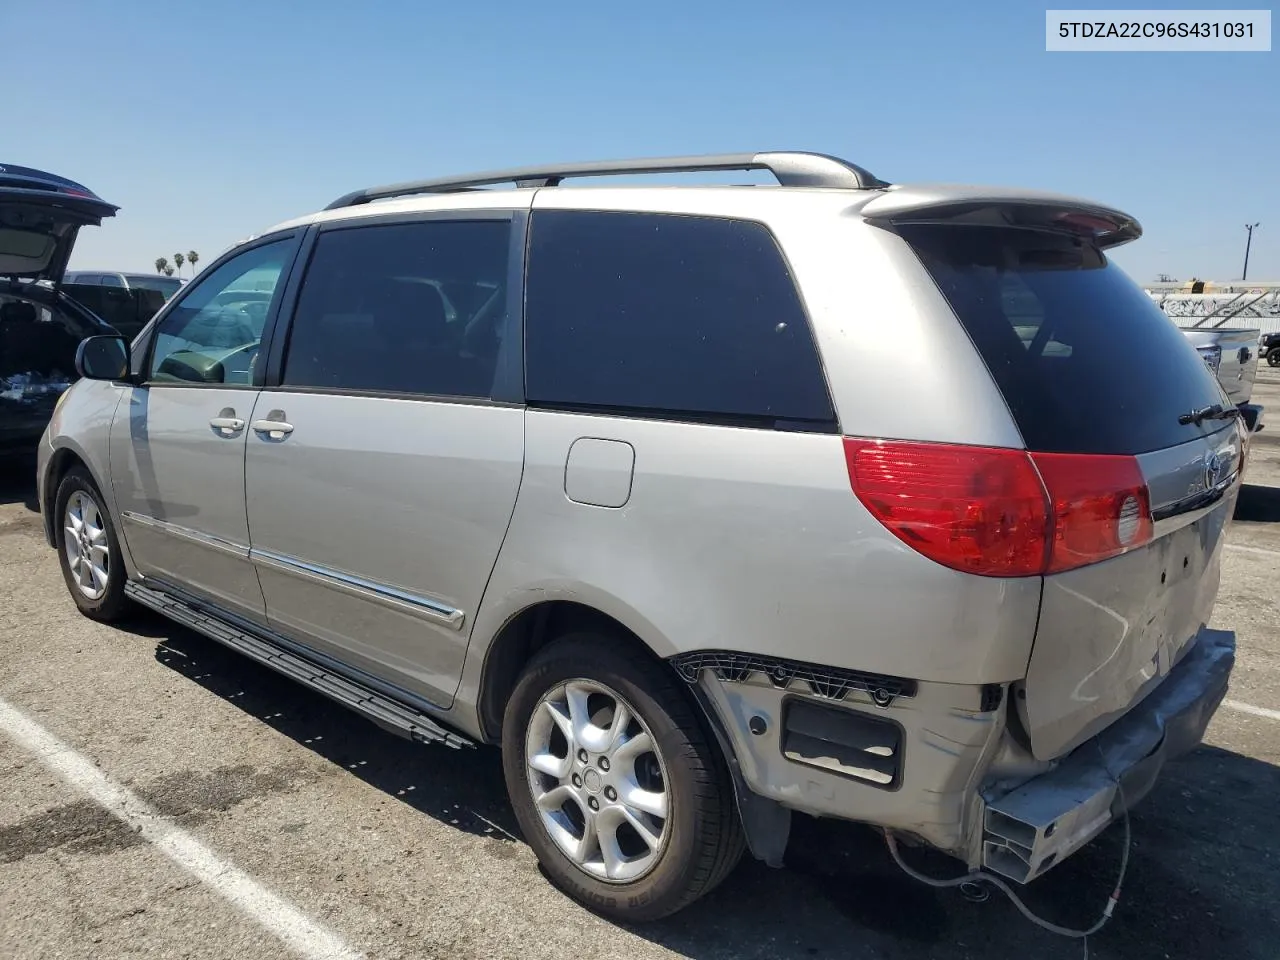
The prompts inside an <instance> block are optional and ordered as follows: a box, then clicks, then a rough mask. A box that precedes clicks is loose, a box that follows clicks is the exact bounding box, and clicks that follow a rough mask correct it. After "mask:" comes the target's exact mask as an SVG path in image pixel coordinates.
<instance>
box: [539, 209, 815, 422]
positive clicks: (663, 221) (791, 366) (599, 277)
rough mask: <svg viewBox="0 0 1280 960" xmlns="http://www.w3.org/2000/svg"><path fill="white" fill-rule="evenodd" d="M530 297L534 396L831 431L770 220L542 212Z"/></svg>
mask: <svg viewBox="0 0 1280 960" xmlns="http://www.w3.org/2000/svg"><path fill="white" fill-rule="evenodd" d="M525 303H526V305H525V325H526V332H525V343H526V358H525V363H526V372H525V379H526V392H527V395H528V399H529V402H530V403H531V404H535V405H543V406H556V407H565V408H570V409H585V410H601V411H607V412H619V413H635V414H638V415H648V416H675V417H679V418H685V419H695V420H698V419H708V420H713V421H716V422H730V423H742V424H744V425H752V426H772V427H782V428H792V429H796V428H801V429H803V428H809V429H826V428H830V427H832V426H833V425H834V419H835V418H834V415H833V413H832V409H831V402H830V399H829V397H828V395H827V388H826V382H825V379H824V377H823V375H822V369H821V365H820V364H819V361H818V354H817V350H816V349H815V347H814V343H813V338H812V336H811V335H810V332H809V325H808V322H807V320H806V318H805V313H804V310H803V308H802V306H801V303H800V298H799V295H798V294H797V292H796V288H795V284H794V283H793V281H792V278H791V274H790V271H789V270H788V269H787V265H786V262H785V261H784V260H783V258H782V254H781V252H780V251H779V249H778V246H777V244H776V243H775V242H774V239H773V236H772V235H771V234H770V233H769V231H768V230H766V229H765V228H764V227H763V226H761V225H760V224H757V223H749V222H746V221H740V220H726V219H712V218H705V217H686V216H672V215H666V214H647V213H604V212H578V211H546V212H541V213H535V214H534V215H533V219H532V226H531V238H530V249H529V267H528V281H527V289H526V302H525Z"/></svg>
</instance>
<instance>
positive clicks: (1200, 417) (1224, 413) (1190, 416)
mask: <svg viewBox="0 0 1280 960" xmlns="http://www.w3.org/2000/svg"><path fill="white" fill-rule="evenodd" d="M1240 415H1241V414H1240V411H1239V410H1238V409H1237V408H1235V407H1223V406H1222V404H1220V403H1215V404H1213V405H1212V406H1208V407H1201V408H1200V409H1199V410H1192V411H1191V412H1190V413H1184V414H1183V415H1182V416H1180V417H1178V423H1180V424H1182V425H1183V426H1186V425H1187V424H1188V423H1194V424H1195V425H1196V426H1197V427H1198V426H1200V424H1202V423H1204V422H1205V421H1206V420H1230V419H1232V418H1233V417H1238V416H1240Z"/></svg>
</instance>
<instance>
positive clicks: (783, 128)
mask: <svg viewBox="0 0 1280 960" xmlns="http://www.w3.org/2000/svg"><path fill="white" fill-rule="evenodd" d="M1166 2H1167V0H1166ZM1056 6H1067V5H1065V4H1057V5H1056ZM0 7H3V9H0V36H6V37H8V38H9V42H7V43H6V44H5V48H6V49H5V71H4V72H5V78H6V79H5V92H6V96H5V98H4V100H5V103H6V105H7V106H8V107H9V110H7V111H6V114H7V119H6V121H5V129H6V130H7V134H0V162H11V163H18V164H23V165H27V166H34V167H39V168H42V169H47V170H52V171H55V172H57V173H60V174H63V175H65V176H68V177H71V178H72V179H75V180H79V181H81V182H82V183H85V184H87V185H88V186H89V187H90V188H92V189H93V190H95V191H97V192H98V193H99V194H101V195H102V196H103V197H104V198H106V199H108V200H110V201H111V202H113V203H117V204H119V205H120V206H121V208H122V210H121V212H120V214H119V215H118V216H117V217H116V218H115V219H114V220H112V221H108V222H107V224H106V225H105V226H103V227H102V228H99V229H87V230H85V231H83V232H82V239H81V242H80V245H79V246H78V248H77V252H76V255H75V257H74V259H73V266H77V267H80V268H91V267H99V268H107V269H109V268H119V269H139V268H150V267H151V264H152V262H153V261H154V260H155V258H156V257H157V256H160V255H167V256H171V255H172V254H173V252H174V251H178V250H181V251H184V252H185V251H186V250H188V249H191V248H193V247H194V248H195V249H196V250H198V251H200V253H201V254H202V255H203V257H204V258H205V262H206V263H207V262H208V261H209V260H211V259H212V258H213V256H214V255H216V254H217V253H218V252H220V251H221V250H223V249H225V248H226V247H227V246H228V245H229V244H230V243H232V242H234V241H235V240H237V239H239V238H240V237H242V236H245V235H247V234H250V233H255V232H258V231H259V230H261V229H262V228H263V227H265V226H268V225H270V224H272V223H275V222H277V221H280V220H283V219H287V218H289V217H292V216H295V215H298V214H302V213H306V212H308V211H311V210H314V209H317V208H318V207H321V206H323V205H324V204H325V203H327V202H328V201H330V200H331V199H333V198H334V197H336V196H338V195H340V194H342V193H345V192H347V191H348V190H350V189H353V188H356V187H361V186H368V185H371V184H375V183H383V182H389V181H397V180H403V179H412V178H416V177H426V176H433V175H443V174H448V173H456V172H460V171H468V170H474V169H488V168H492V167H503V166H513V165H521V164H526V163H537V162H542V161H551V160H578V159H587V158H613V157H620V156H636V155H658V154H672V153H702V152H721V151H741V150H755V149H804V150H816V151H821V152H826V153H833V154H837V155H840V156H845V157H848V158H849V159H851V160H856V161H858V162H859V163H861V164H863V165H864V166H867V167H869V168H870V169H871V170H873V171H874V172H875V173H876V174H877V175H879V176H881V177H883V178H885V179H888V180H893V181H897V182H906V181H911V180H932V181H937V180H944V181H956V182H970V183H1000V184H1010V185H1020V186H1028V187H1038V188H1045V189H1052V190H1058V191H1063V192H1068V193H1076V194H1082V195H1085V196H1089V197H1093V198H1095V199H1098V200H1101V201H1104V202H1109V203H1112V204H1115V205H1117V206H1119V207H1121V208H1123V209H1125V210H1127V211H1129V212H1130V213H1133V214H1134V215H1136V216H1137V217H1138V218H1139V219H1140V220H1141V221H1142V223H1143V225H1144V228H1145V230H1146V236H1145V237H1144V238H1143V239H1142V240H1140V241H1139V242H1138V243H1137V244H1134V245H1132V246H1131V247H1129V248H1127V249H1124V250H1122V251H1119V252H1118V253H1117V255H1116V259H1117V260H1119V262H1120V263H1121V264H1122V265H1123V266H1125V268H1126V269H1128V270H1129V271H1130V272H1131V273H1133V274H1134V276H1135V278H1137V279H1139V280H1144V281H1145V280H1151V279H1154V278H1155V276H1156V274H1158V273H1160V272H1167V273H1171V274H1173V275H1175V276H1177V277H1179V278H1183V279H1185V278H1187V277H1189V276H1191V275H1192V274H1197V275H1199V276H1202V277H1209V278H1217V279H1223V278H1231V277H1238V276H1239V273H1240V267H1241V260H1242V257H1243V252H1244V238H1245V231H1244V224H1245V223H1246V222H1253V221H1261V223H1262V226H1261V227H1260V228H1259V229H1258V230H1257V231H1255V234H1254V243H1253V252H1252V254H1251V257H1250V267H1249V274H1250V276H1251V277H1252V278H1254V279H1271V280H1280V52H1276V51H1274V50H1273V52H1271V53H1250V54H1130V53H1124V54H1062V53H1053V54H1050V53H1046V52H1045V50H1044V17H1045V13H1044V11H1045V6H1044V5H1039V4H1030V3H987V4H984V5H982V6H981V7H978V6H976V5H972V4H955V3H947V4H943V3H936V4H907V3H878V4H859V3H856V2H849V0H845V2H809V3H804V2H791V3H785V2H780V0H773V2H769V3H756V2H737V3H709V2H704V3H693V2H689V0H685V2H682V3H670V2H665V0H653V2H649V3H645V4H626V5H623V4H610V3H607V2H599V0H597V2H595V3H589V4H588V3H578V2H567V0H562V2H560V3H556V4H528V3H506V2H493V3H485V2H474V3H468V4H444V3H439V2H431V0H418V2H413V0H364V2H362V3H360V4H356V3H353V2H342V3H339V2H334V0H309V2H305V3H285V2H283V0H258V2H244V0H228V2H206V3H196V4H185V3H173V4H157V3H148V4H141V3H137V2H120V0H115V2H77V3H72V2H63V0H44V2H43V3H42V4H40V5H39V7H40V12H39V14H34V13H33V12H32V11H33V8H32V7H30V6H29V5H27V4H0ZM33 17H34V19H33ZM37 21H38V23H37ZM17 36H23V37H25V38H27V39H25V40H23V41H22V42H18V43H15V42H13V41H14V39H15V38H16V37H17Z"/></svg>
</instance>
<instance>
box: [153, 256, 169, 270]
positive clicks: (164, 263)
mask: <svg viewBox="0 0 1280 960" xmlns="http://www.w3.org/2000/svg"><path fill="white" fill-rule="evenodd" d="M168 269H169V260H168V258H166V257H156V273H164V272H165V271H166V270H168Z"/></svg>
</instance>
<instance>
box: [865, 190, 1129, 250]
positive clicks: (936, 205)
mask: <svg viewBox="0 0 1280 960" xmlns="http://www.w3.org/2000/svg"><path fill="white" fill-rule="evenodd" d="M858 212H859V213H860V214H861V215H862V216H863V217H864V218H866V219H867V220H870V221H873V222H875V221H880V222H883V223H922V222H933V223H956V224H979V225H984V224H985V225H988V226H1011V227H1028V228H1036V229H1050V230H1059V231H1062V232H1064V233H1075V234H1079V235H1082V236H1085V237H1088V238H1089V240H1090V241H1091V242H1093V243H1095V244H1096V245H1097V246H1099V247H1102V248H1108V247H1117V246H1120V245H1121V244H1123V243H1128V242H1130V241H1132V240H1137V239H1138V238H1139V237H1141V236H1142V225H1141V224H1140V223H1138V221H1137V220H1136V219H1134V218H1133V217H1131V216H1129V215H1128V214H1127V213H1125V212H1123V211H1121V210H1117V209H1115V208H1113V207H1108V206H1105V205H1103V204H1100V203H1094V202H1093V201H1091V200H1081V199H1079V198H1078V197H1071V196H1066V195H1063V194H1057V193H1042V192H1038V191H1030V190H1018V189H1012V188H1005V187H970V186H951V185H930V184H924V185H912V186H893V187H889V188H888V189H887V190H885V191H884V192H883V193H881V194H879V195H878V196H876V197H874V198H873V199H872V200H870V201H869V202H868V203H866V204H865V205H864V206H862V207H861V208H860V209H859V211H858Z"/></svg>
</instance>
